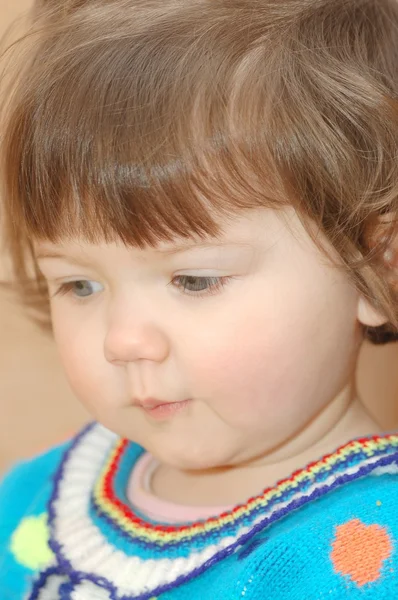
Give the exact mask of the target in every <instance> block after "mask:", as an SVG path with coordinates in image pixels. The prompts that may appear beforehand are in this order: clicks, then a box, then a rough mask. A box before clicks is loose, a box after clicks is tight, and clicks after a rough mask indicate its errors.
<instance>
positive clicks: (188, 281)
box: [172, 275, 233, 297]
mask: <svg viewBox="0 0 398 600" xmlns="http://www.w3.org/2000/svg"><path fill="white" fill-rule="evenodd" d="M231 279H233V277H197V276H195V275H177V277H174V279H173V282H172V283H173V285H175V286H176V287H177V288H179V289H181V291H182V292H183V293H184V294H188V295H189V296H196V297H200V296H210V295H213V294H217V293H218V292H220V291H221V290H222V289H223V288H224V287H225V286H226V285H227V284H228V283H229V282H230V280H231Z"/></svg>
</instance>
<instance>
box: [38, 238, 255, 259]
mask: <svg viewBox="0 0 398 600" xmlns="http://www.w3.org/2000/svg"><path fill="white" fill-rule="evenodd" d="M230 246H242V247H248V246H251V244H249V243H247V242H227V241H219V240H215V241H211V242H209V241H203V242H190V243H187V244H179V245H175V246H173V247H172V248H165V249H163V250H156V249H154V250H155V252H157V253H159V254H161V255H164V256H172V255H175V254H180V253H182V252H187V251H188V250H192V249H195V248H198V249H199V248H205V249H206V248H227V247H230ZM51 258H52V259H60V260H66V261H77V260H78V261H79V262H81V263H82V264H83V262H87V261H82V260H81V259H80V258H78V257H73V256H68V255H66V254H64V253H62V252H58V251H56V250H45V249H43V250H39V251H38V252H37V254H36V259H37V260H42V259H51Z"/></svg>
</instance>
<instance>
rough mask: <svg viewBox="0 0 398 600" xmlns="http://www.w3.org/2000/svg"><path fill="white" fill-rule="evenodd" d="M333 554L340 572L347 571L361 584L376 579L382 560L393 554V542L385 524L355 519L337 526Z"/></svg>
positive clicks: (345, 572)
mask: <svg viewBox="0 0 398 600" xmlns="http://www.w3.org/2000/svg"><path fill="white" fill-rule="evenodd" d="M332 548H333V549H332V552H331V554H330V558H331V560H332V563H333V566H334V568H335V571H336V572H337V573H341V574H342V575H348V576H349V577H351V579H352V580H353V581H354V582H355V583H356V584H357V585H359V586H363V585H365V584H366V583H372V582H374V581H377V580H378V579H379V577H380V572H381V568H382V566H383V561H384V560H386V559H387V558H389V557H390V556H391V553H392V543H391V539H390V536H389V535H388V533H387V531H386V530H385V528H384V527H381V526H380V525H365V524H364V523H361V521H360V520H359V519H352V520H351V521H348V522H347V523H344V524H343V525H339V526H338V527H336V535H335V539H334V541H333V543H332Z"/></svg>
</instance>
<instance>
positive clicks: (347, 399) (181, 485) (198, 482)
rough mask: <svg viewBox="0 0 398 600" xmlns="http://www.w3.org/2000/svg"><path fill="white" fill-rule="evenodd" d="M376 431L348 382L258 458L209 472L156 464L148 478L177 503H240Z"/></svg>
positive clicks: (154, 487) (162, 495)
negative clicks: (283, 438)
mask: <svg viewBox="0 0 398 600" xmlns="http://www.w3.org/2000/svg"><path fill="white" fill-rule="evenodd" d="M377 433H381V428H380V426H379V425H378V424H377V423H376V422H375V421H374V420H373V418H372V417H371V415H370V414H369V413H368V412H367V410H366V408H365V407H364V405H363V404H362V402H361V401H360V399H359V398H358V396H357V395H356V388H355V382H354V380H353V381H351V382H350V383H349V384H348V385H347V386H346V387H345V388H344V389H343V390H342V391H341V393H340V394H338V396H337V397H336V398H334V400H333V401H331V402H330V403H329V404H328V405H327V406H326V407H324V409H323V410H322V411H320V412H319V413H318V414H317V415H315V416H314V417H313V418H312V419H311V421H310V422H309V423H307V425H306V426H305V427H304V428H303V429H302V430H301V431H299V432H297V433H296V434H295V435H294V436H292V437H291V438H290V439H288V440H286V441H285V442H284V443H283V444H281V445H280V446H278V447H277V448H274V449H272V450H271V451H269V452H267V453H266V454H264V455H263V456H260V457H256V459H254V460H252V461H249V462H246V463H244V464H239V465H237V466H235V467H233V468H228V469H217V470H213V471H212V472H211V471H207V472H200V473H198V472H192V471H191V472H187V471H180V470H178V469H175V468H173V467H169V466H167V465H160V466H159V467H158V469H157V470H156V471H155V473H154V475H153V479H152V491H153V493H154V494H155V495H157V496H159V497H160V498H163V499H164V500H168V501H170V502H175V503H177V504H185V505H196V506H200V505H202V506H203V505H227V504H230V505H235V504H239V503H243V502H246V501H247V498H249V497H251V496H254V495H258V494H260V493H261V491H262V490H263V489H264V488H266V487H270V486H273V485H275V484H276V483H277V481H279V480H281V479H283V478H285V477H289V476H290V475H291V473H292V472H294V471H296V470H297V469H300V468H303V467H305V465H307V464H308V463H309V462H312V461H314V460H318V459H320V458H322V456H324V455H325V454H329V453H331V452H333V451H334V450H336V449H337V448H338V447H339V446H341V445H343V444H345V443H347V442H349V441H350V440H351V439H353V438H356V437H361V436H368V435H374V434H377Z"/></svg>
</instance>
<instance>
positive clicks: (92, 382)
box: [54, 320, 109, 407]
mask: <svg viewBox="0 0 398 600" xmlns="http://www.w3.org/2000/svg"><path fill="white" fill-rule="evenodd" d="M54 338H55V341H56V344H57V348H58V353H59V356H60V359H61V363H62V366H63V369H64V371H65V374H66V377H67V379H68V382H69V384H70V386H71V388H72V390H73V391H74V393H75V395H76V396H77V397H78V399H79V400H80V401H81V402H82V403H83V404H84V405H85V406H88V407H91V406H92V405H93V404H95V403H97V402H98V401H100V399H101V391H102V393H103V390H104V389H106V385H105V384H106V372H107V365H106V363H105V360H104V359H103V354H102V353H101V348H102V345H101V342H100V340H99V339H98V334H96V333H95V331H92V330H91V329H90V328H89V327H87V326H85V327H83V326H82V327H81V328H76V327H73V328H71V327H68V323H67V320H65V321H63V322H62V323H57V321H55V326H54ZM108 385H109V384H108ZM104 386H105V387H104Z"/></svg>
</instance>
